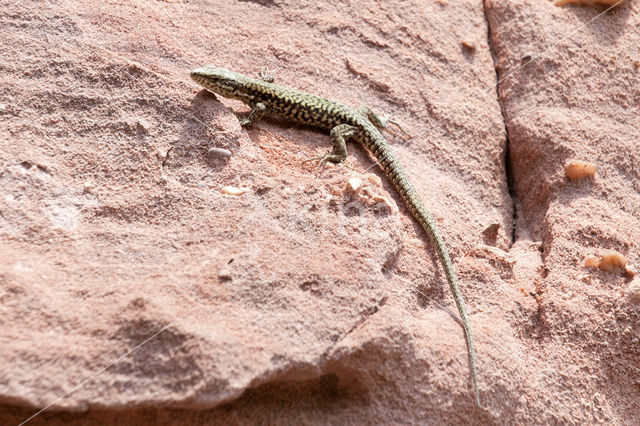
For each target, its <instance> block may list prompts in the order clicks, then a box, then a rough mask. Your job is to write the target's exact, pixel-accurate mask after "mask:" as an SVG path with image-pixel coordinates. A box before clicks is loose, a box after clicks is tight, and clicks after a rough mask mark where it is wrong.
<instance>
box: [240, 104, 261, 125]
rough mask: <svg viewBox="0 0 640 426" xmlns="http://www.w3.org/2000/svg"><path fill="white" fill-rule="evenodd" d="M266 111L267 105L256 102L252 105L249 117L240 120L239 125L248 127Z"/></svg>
mask: <svg viewBox="0 0 640 426" xmlns="http://www.w3.org/2000/svg"><path fill="white" fill-rule="evenodd" d="M266 112H267V107H266V106H265V105H264V104H263V103H262V102H258V103H257V104H255V105H253V106H252V109H251V114H249V117H247V118H245V119H243V120H240V125H241V126H242V127H249V126H251V125H252V124H253V123H255V122H256V121H259V120H260V119H261V118H262V117H263V116H264V115H265V114H266Z"/></svg>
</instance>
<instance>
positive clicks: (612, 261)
mask: <svg viewBox="0 0 640 426" xmlns="http://www.w3.org/2000/svg"><path fill="white" fill-rule="evenodd" d="M584 266H585V268H600V269H601V270H603V271H605V272H609V273H616V274H620V273H624V274H625V275H626V276H627V277H629V278H633V277H634V276H635V273H636V271H635V268H633V266H630V265H627V258H626V257H624V255H623V254H622V253H620V252H617V251H615V250H607V251H605V252H604V253H603V254H602V256H600V257H599V258H598V257H596V256H591V255H589V256H586V257H585V258H584Z"/></svg>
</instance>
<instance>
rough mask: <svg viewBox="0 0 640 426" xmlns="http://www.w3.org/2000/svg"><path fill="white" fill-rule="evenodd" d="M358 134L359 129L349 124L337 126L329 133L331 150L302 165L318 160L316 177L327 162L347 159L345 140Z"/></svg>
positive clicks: (339, 161)
mask: <svg viewBox="0 0 640 426" xmlns="http://www.w3.org/2000/svg"><path fill="white" fill-rule="evenodd" d="M358 132H360V129H359V128H358V127H355V126H352V125H350V124H339V125H337V126H336V127H334V128H333V129H331V133H330V135H331V141H332V142H333V148H332V149H331V151H329V152H328V153H326V154H324V155H319V156H317V157H312V158H308V159H306V160H304V161H303V163H306V162H308V161H316V160H318V165H317V166H316V176H317V175H318V171H319V170H320V168H321V167H322V166H323V165H324V163H326V162H327V161H331V162H332V163H342V162H343V161H344V160H345V159H346V158H347V140H348V139H349V138H352V137H354V136H356V135H357V134H358Z"/></svg>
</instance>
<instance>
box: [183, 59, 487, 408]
mask: <svg viewBox="0 0 640 426" xmlns="http://www.w3.org/2000/svg"><path fill="white" fill-rule="evenodd" d="M191 78H192V79H193V80H194V81H195V82H196V83H198V84H200V85H201V86H203V87H204V88H205V89H207V90H209V91H212V92H214V93H217V94H219V95H222V96H224V97H227V98H232V99H237V100H240V101H242V102H244V103H245V104H247V105H249V106H250V107H251V113H250V114H249V117H248V118H245V119H243V120H241V121H240V124H241V125H242V126H251V125H252V124H253V123H255V122H256V121H258V120H260V119H261V118H262V117H263V116H264V115H265V114H270V115H274V116H278V117H282V118H284V119H287V120H290V121H292V122H296V123H300V124H303V125H310V126H314V127H319V128H321V129H325V130H329V131H330V135H331V139H332V141H333V148H332V150H331V151H330V152H329V153H328V154H326V155H323V156H321V157H317V158H315V159H317V160H319V162H318V167H320V166H321V165H322V164H323V163H324V162H325V161H331V162H337V163H339V162H342V161H344V160H345V159H346V157H347V146H346V141H347V140H348V139H355V140H356V141H358V142H360V143H361V144H362V145H364V146H365V147H366V148H367V150H368V151H369V152H370V153H371V154H373V156H374V157H375V158H376V159H377V160H378V162H379V164H380V165H381V166H382V168H383V170H384V172H385V174H386V175H387V177H388V178H389V179H390V180H391V182H392V183H393V186H394V187H395V188H396V190H397V191H398V193H399V194H400V196H401V197H402V199H403V201H404V202H405V204H406V205H407V207H408V208H409V210H410V211H411V214H412V215H413V216H414V217H415V218H416V220H417V221H418V222H419V223H420V225H421V226H422V229H424V231H425V232H426V233H427V235H428V236H429V239H430V240H431V244H432V245H433V247H434V249H435V250H436V252H437V253H438V257H439V258H440V262H441V263H442V267H443V268H444V273H445V275H446V277H447V281H448V283H449V287H450V288H451V293H452V294H453V298H454V300H455V303H456V305H457V307H458V312H459V313H460V318H461V319H462V325H463V329H464V333H465V336H466V339H467V347H468V350H469V363H470V366H471V374H472V378H473V388H474V392H475V399H476V403H477V404H478V405H480V396H479V392H478V380H477V374H476V361H475V349H474V345H473V335H472V333H471V326H470V325H469V319H468V317H467V312H466V309H465V305H464V300H463V298H462V294H461V293H460V289H459V287H458V280H457V278H456V274H455V271H454V269H453V265H452V264H451V259H450V258H449V253H448V251H447V247H446V246H445V244H444V240H443V239H442V236H441V235H440V232H439V231H438V228H437V227H436V224H435V222H434V221H433V218H432V217H431V214H429V212H428V211H427V209H426V208H425V206H424V204H423V203H422V200H421V199H420V197H419V196H418V193H417V192H416V190H415V189H414V187H413V185H412V184H411V182H409V178H408V176H407V174H406V173H405V171H404V169H403V168H402V166H401V165H400V163H399V162H398V160H397V159H396V157H395V156H394V155H393V153H392V152H391V148H390V147H389V145H388V144H387V141H386V140H385V139H384V137H383V136H382V134H381V133H380V131H378V129H383V128H385V127H386V122H385V121H384V120H382V119H381V118H380V117H378V116H377V115H376V114H375V113H373V112H372V111H371V110H370V109H369V108H367V107H364V106H362V107H360V108H359V109H358V110H357V111H356V110H353V109H351V108H349V107H347V106H345V105H343V104H341V103H338V102H335V101H332V100H329V99H325V98H323V97H320V96H315V95H310V94H307V93H304V92H301V91H298V90H295V89H292V88H288V87H284V86H279V85H276V84H274V83H273V77H270V76H268V75H266V74H264V73H263V74H262V75H261V76H260V78H259V79H258V78H251V77H247V76H245V75H242V74H238V73H236V72H233V71H229V70H226V69H223V68H218V67H214V66H211V65H207V66H204V67H201V68H197V69H194V70H193V71H191Z"/></svg>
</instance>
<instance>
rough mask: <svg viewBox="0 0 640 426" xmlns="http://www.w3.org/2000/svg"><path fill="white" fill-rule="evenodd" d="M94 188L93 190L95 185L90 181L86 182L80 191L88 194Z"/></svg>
mask: <svg viewBox="0 0 640 426" xmlns="http://www.w3.org/2000/svg"><path fill="white" fill-rule="evenodd" d="M94 188H95V185H94V184H93V182H91V181H90V180H88V181H86V182H85V183H84V184H83V185H82V190H83V191H84V192H86V193H90V192H91V191H93V189H94Z"/></svg>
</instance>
